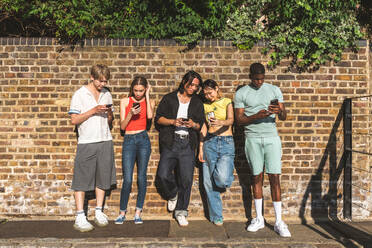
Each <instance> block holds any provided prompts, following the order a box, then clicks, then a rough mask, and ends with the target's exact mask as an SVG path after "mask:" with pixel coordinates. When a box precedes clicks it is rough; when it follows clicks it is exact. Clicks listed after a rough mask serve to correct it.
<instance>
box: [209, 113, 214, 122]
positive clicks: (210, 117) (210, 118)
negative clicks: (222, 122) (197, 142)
mask: <svg viewBox="0 0 372 248" xmlns="http://www.w3.org/2000/svg"><path fill="white" fill-rule="evenodd" d="M214 118H215V115H214V112H213V111H211V112H208V121H211V120H212V119H214Z"/></svg>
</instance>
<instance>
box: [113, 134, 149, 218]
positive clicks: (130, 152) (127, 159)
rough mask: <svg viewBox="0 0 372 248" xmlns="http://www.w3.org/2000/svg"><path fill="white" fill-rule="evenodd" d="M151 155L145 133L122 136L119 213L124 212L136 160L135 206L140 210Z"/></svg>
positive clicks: (143, 199)
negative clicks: (121, 180)
mask: <svg viewBox="0 0 372 248" xmlns="http://www.w3.org/2000/svg"><path fill="white" fill-rule="evenodd" d="M150 154H151V143H150V140H149V136H148V134H147V132H146V131H143V132H140V133H137V134H126V135H125V136H124V142H123V151H122V170H123V186H122V188H121V194H120V211H126V210H127V206H128V200H129V194H130V192H131V191H132V180H133V169H134V162H135V161H136V159H137V185H138V194H137V205H136V208H137V209H140V210H142V208H143V202H144V201H145V196H146V187H147V165H148V162H149V158H150Z"/></svg>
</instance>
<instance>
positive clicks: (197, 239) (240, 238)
mask: <svg viewBox="0 0 372 248" xmlns="http://www.w3.org/2000/svg"><path fill="white" fill-rule="evenodd" d="M189 223H190V224H189V225H188V226H187V227H180V226H179V225H178V224H177V222H176V221H174V220H171V221H169V220H146V221H144V224H142V225H135V224H134V223H133V221H126V222H124V224H123V225H115V224H114V223H113V222H110V224H109V225H108V226H107V227H104V228H99V227H96V228H95V230H93V231H91V232H88V233H80V232H78V231H75V230H74V229H73V228H72V225H73V222H72V221H9V222H7V223H3V224H1V225H0V247H70V248H75V247H79V248H82V247H115V248H119V247H142V248H148V247H164V248H168V247H169V248H175V247H182V248H206V247H221V248H258V247H260V248H262V247H267V248H273V247H275V248H277V247H278V248H341V247H351V248H359V247H367V248H369V247H371V248H372V242H371V236H370V230H371V227H372V222H370V223H352V224H350V223H343V222H324V223H316V224H311V225H301V224H290V225H289V230H290V231H291V233H292V237H291V238H282V237H280V236H279V235H278V234H276V233H275V232H274V230H273V226H272V225H271V224H270V223H266V226H265V228H264V229H262V230H259V231H258V232H256V233H250V232H247V231H246V222H232V221H225V222H224V224H223V226H215V225H214V224H212V223H210V222H209V221H206V220H200V221H196V220H193V221H189ZM339 229H342V231H340V230H339ZM351 231H354V232H351ZM345 233H346V234H345Z"/></svg>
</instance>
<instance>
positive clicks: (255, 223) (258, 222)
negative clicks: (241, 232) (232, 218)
mask: <svg viewBox="0 0 372 248" xmlns="http://www.w3.org/2000/svg"><path fill="white" fill-rule="evenodd" d="M264 227H265V220H264V219H263V218H254V219H253V220H252V221H251V224H249V226H248V227H247V231H248V232H257V231H258V230H259V229H262V228H264Z"/></svg>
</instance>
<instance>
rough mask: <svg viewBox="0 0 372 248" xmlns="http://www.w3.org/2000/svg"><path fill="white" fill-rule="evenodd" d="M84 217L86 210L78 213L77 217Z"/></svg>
mask: <svg viewBox="0 0 372 248" xmlns="http://www.w3.org/2000/svg"><path fill="white" fill-rule="evenodd" d="M82 216H84V217H85V213H84V210H81V211H76V217H82Z"/></svg>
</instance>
